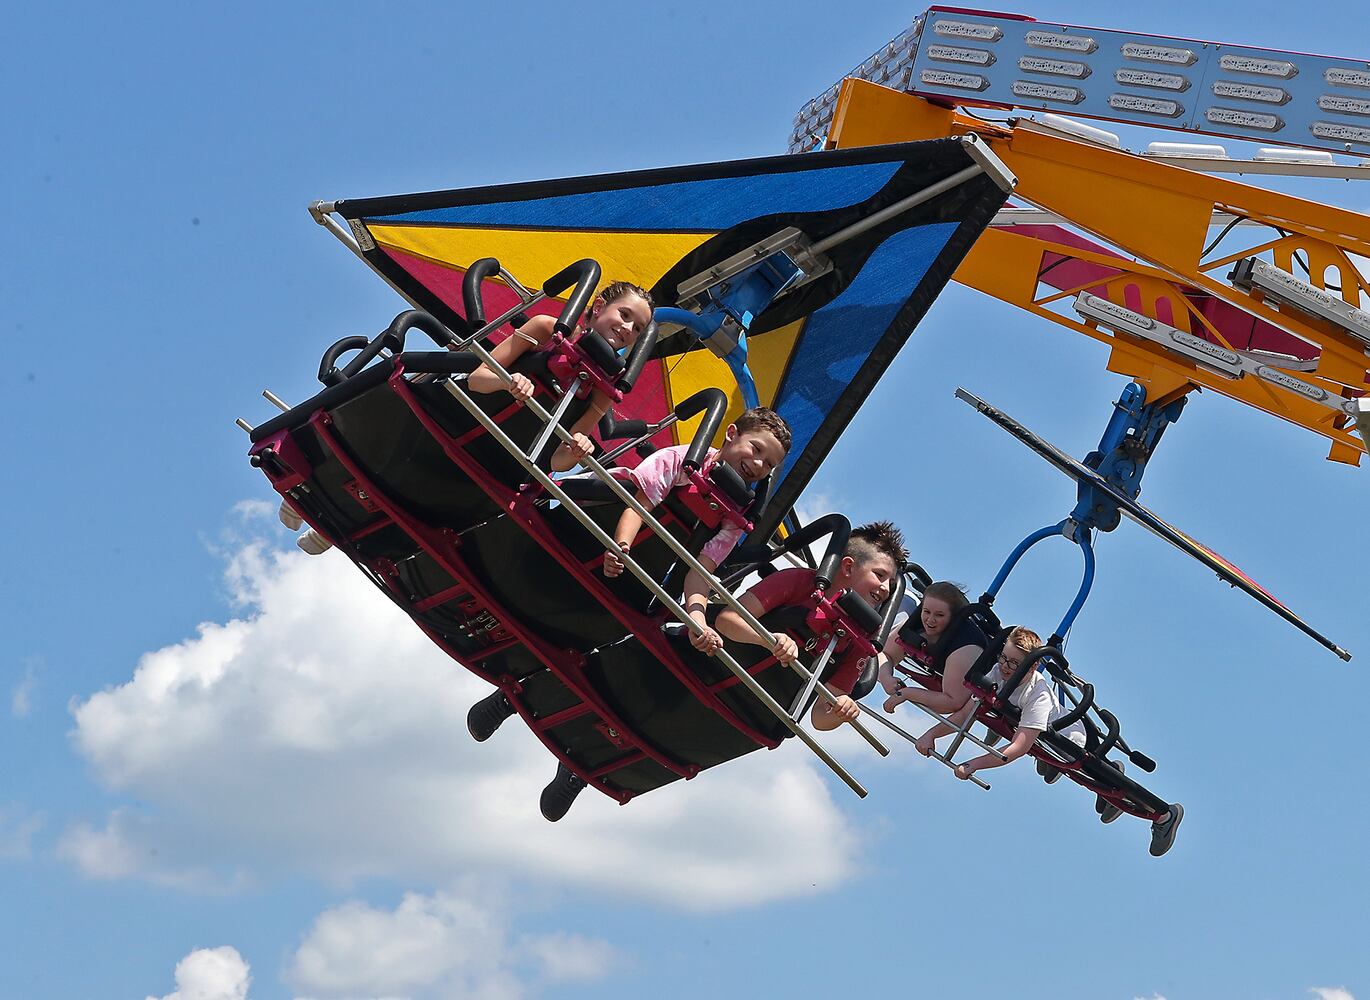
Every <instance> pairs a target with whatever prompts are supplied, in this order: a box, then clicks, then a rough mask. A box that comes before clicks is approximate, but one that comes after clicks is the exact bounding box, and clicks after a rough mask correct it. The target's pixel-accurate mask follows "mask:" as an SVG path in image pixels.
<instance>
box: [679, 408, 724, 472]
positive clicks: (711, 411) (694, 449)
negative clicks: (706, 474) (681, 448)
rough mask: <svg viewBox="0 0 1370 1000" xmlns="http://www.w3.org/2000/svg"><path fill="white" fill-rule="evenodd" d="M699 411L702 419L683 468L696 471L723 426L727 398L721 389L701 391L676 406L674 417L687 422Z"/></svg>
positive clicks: (686, 453) (686, 454)
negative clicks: (702, 415)
mask: <svg viewBox="0 0 1370 1000" xmlns="http://www.w3.org/2000/svg"><path fill="white" fill-rule="evenodd" d="M701 411H703V413H704V419H703V420H702V421H700V424H699V429H698V430H696V431H695V436H694V439H693V440H692V441H690V447H689V449H688V450H687V451H686V452H685V461H684V466H685V468H687V469H698V468H699V467H700V466H701V465H703V464H704V454H705V452H707V451H708V450H709V445H710V444H711V443H712V442H713V439H714V438H715V437H716V436H717V435H718V431H719V428H721V427H722V426H723V417H724V415H725V414H726V413H727V412H728V397H727V396H725V395H724V394H723V390H722V389H715V388H709V389H701V390H700V391H699V392H697V393H695V394H694V395H693V396H690V397H689V398H688V399H686V400H685V401H684V402H683V403H681V404H680V405H679V406H677V407H676V408H675V415H676V419H677V420H688V419H689V418H690V417H693V416H694V415H695V414H696V413H699V412H701Z"/></svg>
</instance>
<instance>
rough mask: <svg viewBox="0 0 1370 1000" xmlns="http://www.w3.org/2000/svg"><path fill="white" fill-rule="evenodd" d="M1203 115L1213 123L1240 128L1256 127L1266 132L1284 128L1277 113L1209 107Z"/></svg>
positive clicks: (1281, 119) (1282, 121)
mask: <svg viewBox="0 0 1370 1000" xmlns="http://www.w3.org/2000/svg"><path fill="white" fill-rule="evenodd" d="M1204 117H1205V118H1207V119H1208V120H1209V121H1210V122H1212V123H1213V124H1215V125H1240V126H1241V127H1242V128H1258V129H1262V130H1263V131H1266V132H1277V131H1279V130H1280V129H1282V128H1284V119H1283V118H1281V117H1280V116H1279V115H1268V114H1262V113H1261V112H1259V111H1240V110H1238V109H1237V108H1209V109H1208V110H1207V111H1206V112H1204Z"/></svg>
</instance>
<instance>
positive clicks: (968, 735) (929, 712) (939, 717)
mask: <svg viewBox="0 0 1370 1000" xmlns="http://www.w3.org/2000/svg"><path fill="white" fill-rule="evenodd" d="M906 704H909V705H912V706H913V707H914V708H916V709H918V711H920V712H922V713H923V714H924V715H928V716H931V717H932V718H934V719H936V720H937V721H938V722H941V723H944V724H945V725H951V723H949V722H947V719H946V716H942V715H938V714H937V713H936V712H934V711H933V710H932V709H930V708H928V706H926V705H920V704H918V702H916V701H910V702H907V703H906ZM861 707H862V708H865V706H864V705H862V706H861ZM866 710H867V711H868V712H870V711H872V710H871V709H866ZM872 714H874V713H873V712H872ZM876 718H878V719H880V721H881V722H884V721H885V720H884V719H883V718H882V717H880V716H876ZM966 739H968V740H970V741H971V742H972V743H974V744H975V745H976V746H978V747H980V748H981V749H983V750H986V751H988V752H989V753H992V754H994V756H996V757H998V758H999V759H1000V760H1003V759H1004V755H1003V754H1002V753H1000V752H999V751H998V750H996V749H994V747H992V746H990V745H989V744H988V743H986V742H985V741H984V740H982V739H980V738H978V737H977V736H974V735H972V734H971V732H970V730H966Z"/></svg>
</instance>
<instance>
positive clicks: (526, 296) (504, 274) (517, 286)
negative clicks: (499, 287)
mask: <svg viewBox="0 0 1370 1000" xmlns="http://www.w3.org/2000/svg"><path fill="white" fill-rule="evenodd" d="M499 276H500V277H501V278H503V279H504V283H505V284H506V285H508V286H509V287H510V288H512V289H513V290H514V291H516V292H518V297H519V298H521V299H522V300H523V302H524V305H531V304H532V303H533V302H535V301H537V300H536V299H534V298H533V293H532V292H530V291H528V289H526V288H524V287H523V283H522V282H521V281H519V280H518V278H515V277H514V276H513V275H512V274H510V273H509V272H508V271H506V270H505V269H504V268H502V267H501V268H500V269H499Z"/></svg>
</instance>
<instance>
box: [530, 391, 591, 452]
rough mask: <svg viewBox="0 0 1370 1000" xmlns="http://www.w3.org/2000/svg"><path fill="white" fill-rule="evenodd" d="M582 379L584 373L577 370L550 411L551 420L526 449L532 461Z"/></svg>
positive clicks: (540, 450)
mask: <svg viewBox="0 0 1370 1000" xmlns="http://www.w3.org/2000/svg"><path fill="white" fill-rule="evenodd" d="M584 381H585V374H584V373H583V372H578V373H577V374H576V380H575V381H574V382H572V383H571V385H570V387H569V388H567V390H566V391H565V392H564V393H562V394H561V401H560V402H558V403H557V408H556V410H554V411H553V412H552V420H551V422H550V423H547V424H544V425H543V427H542V430H540V431H539V432H538V436H537V440H536V441H534V442H533V447H531V448H529V449H528V457H529V458H531V459H532V460H533V461H534V462H536V461H537V460H538V456H539V455H541V454H542V449H543V448H544V447H546V445H547V442H548V440H550V439H551V437H552V428H553V427H555V426H557V424H559V423H561V418H562V417H563V416H565V415H566V408H567V407H568V406H570V405H571V400H573V399H575V398H576V392H577V390H579V389H580V386H581V383H583V382H584Z"/></svg>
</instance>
